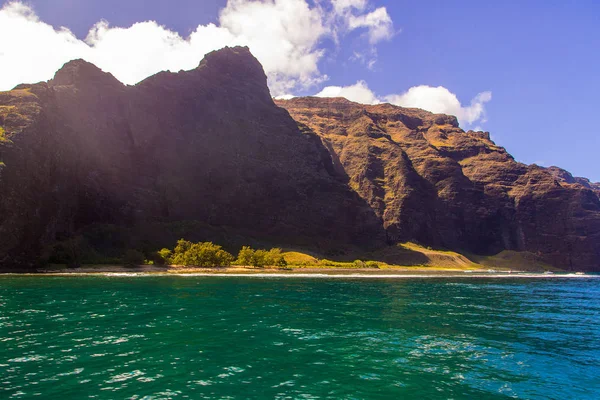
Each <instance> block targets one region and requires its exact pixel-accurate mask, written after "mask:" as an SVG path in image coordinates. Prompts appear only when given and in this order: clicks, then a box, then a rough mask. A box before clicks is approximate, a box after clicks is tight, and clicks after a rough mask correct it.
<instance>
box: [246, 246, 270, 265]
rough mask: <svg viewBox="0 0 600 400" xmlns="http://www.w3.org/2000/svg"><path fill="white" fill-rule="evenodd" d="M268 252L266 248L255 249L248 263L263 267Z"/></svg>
mask: <svg viewBox="0 0 600 400" xmlns="http://www.w3.org/2000/svg"><path fill="white" fill-rule="evenodd" d="M268 256H269V252H268V251H266V250H256V251H254V253H253V254H252V260H251V261H250V265H252V266H253V267H258V268H263V267H264V266H265V265H267V261H268Z"/></svg>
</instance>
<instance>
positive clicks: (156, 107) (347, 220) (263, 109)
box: [0, 47, 600, 270]
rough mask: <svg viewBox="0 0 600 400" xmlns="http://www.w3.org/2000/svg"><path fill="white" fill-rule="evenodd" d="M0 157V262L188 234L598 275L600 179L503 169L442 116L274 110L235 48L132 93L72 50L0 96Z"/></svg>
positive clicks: (347, 107)
mask: <svg viewBox="0 0 600 400" xmlns="http://www.w3.org/2000/svg"><path fill="white" fill-rule="evenodd" d="M288 111H289V112H288ZM290 114H291V115H290ZM0 162H1V163H0V190H1V197H0V262H1V264H2V267H3V268H4V269H9V268H13V267H14V268H16V267H19V268H35V267H36V266H38V265H39V263H40V262H48V261H50V262H52V261H59V259H60V258H61V254H63V253H68V252H70V251H74V250H73V249H74V248H76V249H78V250H77V251H81V249H82V248H83V249H86V251H85V253H86V257H87V259H86V260H84V261H87V262H95V261H99V260H107V259H108V260H109V259H110V258H111V257H118V256H119V255H121V254H123V252H124V251H125V250H126V249H131V248H134V249H139V250H142V251H148V252H151V251H155V250H157V249H160V248H161V247H169V246H172V245H173V244H174V243H175V242H176V240H177V239H180V238H181V237H184V238H186V239H188V240H194V241H201V240H204V241H214V242H217V243H220V244H223V245H224V247H225V248H229V249H230V250H231V251H237V249H239V247H240V246H241V245H243V244H256V245H272V246H280V247H288V248H289V247H298V248H307V249H313V250H315V251H319V252H320V253H322V254H331V255H335V254H338V253H339V254H342V253H344V252H345V251H349V249H351V251H353V252H356V251H371V250H374V249H377V248H383V247H385V246H390V245H393V244H394V243H397V242H406V241H414V242H418V243H420V244H422V245H426V246H435V247H442V248H446V249H451V250H455V251H459V252H463V253H468V254H483V255H486V254H496V253H499V252H501V251H503V250H516V251H523V252H530V253H533V254H535V255H536V256H538V257H540V258H541V259H544V260H546V261H548V262H551V263H553V264H554V265H556V266H558V267H563V268H567V269H578V270H579V269H580V270H600V199H599V197H598V195H599V193H600V187H599V186H598V185H597V184H596V185H595V184H592V183H590V182H588V181H587V180H585V179H583V178H574V177H572V176H571V175H570V174H568V173H567V172H566V171H563V170H561V169H558V168H553V169H544V168H541V167H538V166H527V165H523V164H520V163H517V162H515V161H514V160H513V158H512V157H511V156H510V155H509V154H508V153H507V152H506V151H505V150H504V149H503V148H501V147H498V146H496V145H495V144H494V143H493V142H492V141H491V140H490V139H489V136H488V135H487V134H486V133H483V132H472V131H469V132H464V131H462V130H461V129H460V128H459V127H458V124H457V121H456V119H455V118H454V117H450V116H446V115H435V114H431V113H428V112H425V111H422V110H416V109H405V108H401V107H394V106H391V105H378V106H364V105H360V104H356V103H352V102H349V101H347V100H343V99H317V98H297V99H293V100H290V101H278V102H276V103H275V102H274V101H273V100H272V98H271V96H270V93H269V90H268V87H267V81H266V76H265V74H264V72H263V69H262V67H261V65H260V64H259V63H258V61H257V60H256V59H255V58H254V57H253V56H252V55H251V54H250V52H249V51H248V49H247V48H242V47H236V48H224V49H222V50H219V51H216V52H213V53H210V54H208V55H206V57H205V58H204V60H202V62H201V63H200V65H199V66H198V67H197V68H196V69H194V70H191V71H182V72H179V73H169V72H161V73H159V74H156V75H154V76H152V77H150V78H148V79H146V80H144V81H142V82H140V83H139V84H137V85H134V86H125V85H123V84H121V83H120V82H119V81H117V80H116V79H115V78H114V77H113V76H112V75H110V74H107V73H104V72H102V71H101V70H100V69H98V68H97V67H95V66H94V65H92V64H90V63H87V62H85V61H82V60H76V61H71V62H69V63H67V64H66V65H65V66H64V67H63V68H62V69H61V70H59V71H58V72H57V73H56V75H55V77H54V79H52V80H50V81H49V82H47V83H38V84H35V85H20V86H18V87H16V88H15V89H14V90H12V91H9V92H1V93H0ZM236 247H237V248H236Z"/></svg>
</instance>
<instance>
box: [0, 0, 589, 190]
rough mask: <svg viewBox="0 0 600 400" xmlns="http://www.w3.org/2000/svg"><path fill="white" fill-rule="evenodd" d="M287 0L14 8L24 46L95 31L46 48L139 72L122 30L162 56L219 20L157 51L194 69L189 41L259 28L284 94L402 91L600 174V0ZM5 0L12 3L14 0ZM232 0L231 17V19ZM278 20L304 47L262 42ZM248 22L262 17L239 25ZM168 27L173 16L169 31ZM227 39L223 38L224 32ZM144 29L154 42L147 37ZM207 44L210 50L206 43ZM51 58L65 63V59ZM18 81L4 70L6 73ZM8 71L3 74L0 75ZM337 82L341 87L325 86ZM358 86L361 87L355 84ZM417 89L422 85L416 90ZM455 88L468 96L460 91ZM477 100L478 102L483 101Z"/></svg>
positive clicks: (40, 3) (538, 156) (526, 157)
mask: <svg viewBox="0 0 600 400" xmlns="http://www.w3.org/2000/svg"><path fill="white" fill-rule="evenodd" d="M277 1H278V2H279V3H283V2H284V0H277ZM288 1H289V4H290V5H291V4H292V3H293V5H294V7H297V8H289V7H287V6H283V5H282V4H279V7H278V8H274V7H271V8H256V7H253V6H252V5H251V3H253V2H252V1H251V0H236V1H230V4H229V5H228V4H227V1H226V0H205V1H202V0H177V1H176V2H174V1H166V0H161V1H158V0H156V1H150V0H128V1H126V2H125V1H122V0H120V1H117V0H103V1H93V0H52V1H48V0H30V1H29V2H28V3H27V4H28V5H30V6H31V9H29V10H25V11H23V9H21V10H20V11H19V12H18V13H15V12H14V9H13V13H12V14H10V15H8V16H7V15H4V17H5V18H9V17H10V18H12V20H15V21H16V18H17V17H22V16H23V15H24V14H27V16H26V17H27V18H28V21H29V25H15V26H17V28H13V29H16V30H21V29H23V30H30V31H31V33H30V36H31V41H30V42H25V43H24V44H22V46H21V47H28V46H30V47H32V46H37V45H38V44H35V43H38V42H40V43H41V42H43V41H44V40H45V38H46V37H48V36H49V34H48V33H46V34H44V33H43V29H41V28H40V32H42V33H39V32H38V33H36V32H37V31H36V30H35V28H34V27H33V25H32V24H33V23H37V24H38V25H40V24H42V25H43V24H49V25H51V26H52V27H53V28H54V29H59V28H60V27H66V28H68V29H69V30H70V31H71V32H72V33H73V34H74V36H75V37H76V39H78V40H80V41H82V42H81V43H79V42H78V43H73V40H71V39H68V38H67V39H64V36H65V35H64V34H63V35H62V36H61V37H60V40H62V41H58V40H59V39H57V41H56V42H52V41H51V42H48V43H45V44H44V47H43V48H50V49H57V50H56V51H54V53H53V54H56V55H57V56H56V60H55V62H56V63H60V62H63V59H64V58H65V57H66V58H69V57H71V56H73V57H74V56H75V55H78V54H80V53H81V54H89V57H86V56H85V55H84V56H83V57H84V58H92V59H91V60H90V61H93V62H94V61H96V63H97V64H99V66H100V67H102V68H103V69H105V70H110V71H111V72H113V73H114V74H115V76H117V77H118V78H119V79H121V80H122V81H125V82H126V83H134V82H135V81H137V80H139V79H142V78H143V77H144V75H148V74H150V73H153V72H155V71H153V70H151V69H148V70H146V69H144V70H136V69H135V68H133V67H131V68H129V69H127V70H123V71H119V70H115V71H112V70H111V68H117V67H116V66H114V67H113V65H114V63H116V62H118V57H115V60H116V61H114V60H113V61H111V57H110V56H108V55H106V53H107V52H110V51H111V49H112V48H113V47H114V46H115V45H114V43H115V42H127V41H128V40H130V42H127V43H134V45H131V44H130V48H129V50H127V49H125V50H123V49H119V50H118V51H125V52H127V51H131V50H130V49H131V46H135V47H136V48H137V47H140V50H139V52H143V51H146V52H154V53H156V54H157V57H160V54H161V51H163V49H164V48H163V47H160V46H159V47H157V48H153V47H152V46H147V48H146V46H145V45H144V42H148V41H153V40H156V41H157V40H158V39H156V38H159V39H160V38H164V32H165V31H169V32H170V31H172V32H173V33H176V34H179V36H180V38H179V39H181V40H183V41H185V40H188V39H189V37H190V35H191V34H192V33H194V32H195V31H196V30H197V28H198V26H204V27H205V26H207V24H209V23H213V24H215V28H214V30H211V29H212V28H206V29H204V30H202V35H200V33H199V34H198V35H197V36H198V38H200V39H201V40H198V41H201V42H202V43H201V44H198V45H194V46H187V47H185V48H183V47H182V48H181V49H180V50H181V51H180V50H177V52H176V53H173V54H176V56H175V55H174V56H173V57H169V58H178V57H179V55H181V59H182V61H180V64H168V65H165V66H163V65H162V64H160V63H159V62H157V63H156V64H157V68H158V67H162V69H166V68H170V69H186V68H187V67H189V68H193V66H194V65H195V64H197V61H198V60H197V59H195V58H193V57H191V58H186V57H187V56H184V55H183V54H184V53H185V52H188V53H189V52H196V53H198V52H205V51H209V50H211V49H212V47H211V46H213V47H215V46H217V47H218V46H219V44H220V43H232V41H233V42H235V41H240V40H243V39H240V38H245V37H247V36H248V35H250V37H251V38H250V39H249V40H250V47H251V49H252V50H253V51H254V49H256V51H255V53H258V54H260V56H257V57H258V58H259V60H261V62H263V64H265V65H266V69H267V72H268V74H269V82H270V87H271V90H272V92H274V94H293V95H309V94H311V95H312V94H317V93H321V94H323V95H326V93H332V94H342V95H346V94H348V97H355V98H353V99H354V100H358V101H362V102H365V103H366V102H377V101H391V100H392V99H393V100H394V101H396V102H397V104H401V105H407V106H415V105H416V106H422V107H423V108H428V107H429V108H432V109H433V110H432V111H440V108H439V107H442V108H441V110H442V111H445V112H448V113H456V114H457V115H458V114H460V115H459V119H460V120H461V126H462V127H463V128H475V127H477V128H482V129H484V130H487V131H490V132H491V134H492V137H493V138H494V139H495V140H496V142H497V143H498V144H500V145H502V146H505V147H506V148H507V150H508V151H509V152H510V153H511V154H513V156H515V158H516V159H517V160H518V161H522V162H526V163H538V164H541V165H545V166H550V165H557V166H560V167H562V168H565V169H567V170H569V171H570V172H572V173H573V174H574V175H577V176H586V177H589V178H590V179H592V180H594V181H600V168H599V167H600V164H599V162H598V161H597V154H598V149H599V148H600V139H599V138H598V136H599V135H598V134H599V133H600V132H599V128H598V127H599V126H600V124H596V123H595V116H596V115H597V113H596V109H597V108H598V106H600V101H599V100H598V94H599V93H600V77H599V73H598V71H600V2H596V1H583V0H582V1H567V0H564V1H533V0H531V1H510V0H507V1H483V2H482V1H468V0H465V1H453V2H449V1H442V0H436V1H434V0H425V1H418V2H408V1H385V0H337V3H331V2H330V1H329V0H321V1H320V2H319V4H320V6H321V9H320V10H317V8H318V7H317V6H316V5H315V3H314V2H313V1H312V0H310V1H309V0H306V1H308V3H307V4H306V6H303V4H304V3H305V2H306V1H305V0H288ZM231 3H237V4H231ZM268 3H272V1H269V2H268ZM301 3H302V4H301ZM0 4H3V5H4V6H5V9H6V4H7V2H6V1H4V2H3V1H0ZM248 4H250V6H249V5H248ZM336 4H337V6H336ZM226 7H227V12H226V13H225V14H227V15H226V18H223V16H221V17H220V14H219V13H220V12H221V11H222V10H224V9H225V8H226ZM336 7H337V8H336ZM5 11H6V10H5ZM384 12H385V14H384ZM19 13H20V14H19ZM32 13H34V14H32ZM286 13H287V14H286ZM17 14H18V15H17ZM288 14H289V15H288ZM15 15H17V16H16V17H15ZM262 16H267V17H265V18H268V19H265V21H267V22H261V18H262ZM1 17H2V15H0V18H1ZM304 17H305V18H306V19H305V20H304V22H302V21H303V19H302V18H304ZM277 18H282V21H281V24H280V25H283V26H285V29H286V31H285V32H286V34H291V35H293V38H292V39H290V40H291V43H292V44H293V46H296V47H294V48H293V49H292V50H290V52H289V53H283V54H281V52H277V54H274V52H273V47H274V45H273V43H265V45H264V48H261V47H260V46H261V42H260V41H261V40H263V41H264V40H270V38H269V37H267V38H266V39H265V36H261V34H259V33H256V31H255V30H256V29H257V28H256V27H253V26H250V25H251V24H250V22H249V21H258V22H259V27H260V24H261V23H264V24H265V26H266V24H267V23H271V22H272V20H273V19H277ZM315 18H316V19H315ZM319 18H320V20H319ZM12 20H11V21H12ZM101 20H105V21H107V22H108V24H109V25H108V26H106V25H105V26H102V27H100V29H99V30H98V32H100V33H98V34H97V37H96V39H95V42H94V43H93V44H91V43H92V42H89V41H88V42H87V44H85V43H84V42H83V40H84V39H85V38H86V36H87V35H88V32H89V31H90V29H91V28H93V27H94V26H97V25H96V24H97V23H98V22H99V21H101ZM0 21H2V20H1V19H0ZM5 21H7V20H5ZM143 21H155V22H156V26H150V25H147V26H144V27H143V29H142V27H140V29H138V34H137V36H134V35H133V33H132V34H131V35H129V36H128V38H127V40H123V39H120V37H119V36H118V34H119V32H116V31H114V30H113V31H111V30H110V29H112V28H115V27H122V28H129V27H130V26H131V25H132V24H134V23H136V22H143ZM297 21H298V22H297ZM296 23H298V26H296V27H294V26H293V25H295V24H296ZM238 24H249V25H248V26H245V28H243V29H241V30H239V32H238V30H237V28H236V27H237V25H238ZM3 25H4V26H5V28H6V27H7V24H6V23H4V24H3ZM159 26H162V27H163V30H162V31H160V32H158V31H157V29H158V27H159ZM222 27H226V28H227V31H224V30H223V29H221V28H222ZM290 27H292V28H295V29H297V31H293V29H292V28H290ZM252 29H254V31H253V30H252ZM273 29H278V28H273ZM319 29H321V31H319ZM1 30H2V27H1V26H0V37H4V35H2V32H1ZM106 32H109V33H110V32H112V33H111V34H112V35H113V36H114V39H112V41H110V40H108V39H106V38H107V37H108V34H107V33H106ZM157 32H158V33H157ZM277 32H279V31H277V30H274V31H273V32H272V34H271V36H277V34H278V33H277ZM290 32H291V33H290ZM294 32H295V33H294ZM13 33H14V37H18V36H20V34H17V33H18V32H13ZM121 33H122V34H124V33H123V32H121ZM159 33H160V34H159ZM312 33H314V34H312ZM36 35H38V36H36ZM161 35H162V36H161ZM253 35H254V36H253ZM303 35H307V36H306V37H304V36H303ZM111 37H112V36H111ZM215 37H218V40H217V39H215V40H214V41H212V42H211V40H213V38H215ZM105 39H106V40H105ZM179 39H177V40H179ZM136 40H138V41H140V43H141V45H139V46H138V45H135V43H136V42H135V41H136ZM65 41H66V44H65V43H63V42H65ZM168 41H169V43H171V42H172V41H173V39H172V38H168ZM208 42H211V43H208ZM111 43H113V44H111ZM286 43H287V42H286ZM209 44H210V45H209ZM3 46H4V47H5V46H7V45H6V42H4V43H3V42H2V41H0V75H3V74H4V76H6V77H8V78H11V77H13V78H14V79H21V80H28V79H29V80H35V79H38V80H41V79H47V78H48V77H47V76H46V75H47V74H48V73H49V72H48V71H42V70H41V68H38V70H32V71H30V72H29V73H30V74H31V75H22V73H23V72H22V71H23V70H25V69H26V68H25V67H24V66H23V65H18V64H16V63H12V64H11V62H12V61H11V60H14V59H17V58H23V57H21V55H19V56H20V57H15V53H14V52H15V51H23V50H22V49H21V50H15V49H10V48H3ZM39 46H42V44H39ZM87 46H95V47H96V49H97V50H98V51H97V52H96V53H97V54H95V55H92V53H91V52H89V49H88V48H87ZM111 46H113V47H111ZM101 49H104V50H101ZM115 51H117V50H115ZM164 51H166V50H164ZM169 51H171V50H169ZM100 52H103V53H102V54H98V53H100ZM120 54H128V53H120ZM59 56H60V57H59ZM196 56H197V57H200V58H201V54H200V55H197V54H196ZM2 57H4V58H2ZM24 57H25V58H26V57H27V55H26V56H24ZM61 57H62V58H61ZM94 57H95V58H94ZM139 57H142V58H140V59H138V60H137V61H136V60H134V61H135V62H134V61H132V63H133V64H132V65H140V64H144V63H145V64H149V63H152V60H153V59H152V58H148V59H146V58H144V56H143V55H141V56H139ZM47 58H48V57H47ZM52 60H54V58H52ZM139 60H142V61H143V62H142V61H139ZM34 61H35V60H33V59H32V60H31V61H30V62H29V65H33V64H35V62H34ZM111 62H113V64H111ZM45 64H47V67H48V68H50V67H52V68H53V69H56V68H55V67H54V64H52V62H48V63H45ZM3 66H4V68H5V70H4V71H2V69H3ZM180 67H181V68H180ZM11 68H13V69H11ZM7 70H8V72H7ZM292 70H293V72H292V73H288V72H289V71H292ZM12 71H18V73H17V72H14V73H13V72H12ZM286 71H288V72H286ZM19 74H21V75H19ZM13 75H14V76H13ZM38 76H39V78H38ZM13 81H14V80H13ZM13 81H10V80H6V79H5V82H6V83H5V85H12V83H14V82H13ZM2 83H3V82H2V80H0V86H1V85H2ZM357 83H359V84H358V86H357ZM326 87H329V89H327V90H325V91H324V92H323V89H324V88H326ZM349 87H350V88H354V89H352V90H347V89H346V88H349ZM440 87H443V90H442V89H440ZM357 88H358V90H356V89H357ZM411 88H416V89H415V90H412V91H409V89H411ZM427 88H429V89H428V90H426V89H427ZM0 89H2V90H4V89H7V88H6V87H0ZM275 92H276V93H275ZM482 93H483V94H484V95H483V96H479V97H477V96H478V95H479V94H482ZM409 94H410V95H409ZM452 95H455V96H456V98H457V99H458V101H460V104H455V103H453V101H454V100H453V99H452ZM474 98H475V101H474V104H475V108H470V107H471V101H472V99H474ZM440 102H441V103H440ZM436 107H437V108H436ZM444 107H445V108H444ZM454 110H456V112H454Z"/></svg>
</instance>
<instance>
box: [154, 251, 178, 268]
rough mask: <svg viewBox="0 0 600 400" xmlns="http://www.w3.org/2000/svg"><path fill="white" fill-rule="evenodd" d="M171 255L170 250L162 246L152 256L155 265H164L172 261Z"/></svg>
mask: <svg viewBox="0 0 600 400" xmlns="http://www.w3.org/2000/svg"><path fill="white" fill-rule="evenodd" d="M172 255H173V252H172V251H171V250H169V249H165V248H163V249H160V250H159V251H157V252H156V253H154V254H153V257H152V258H153V261H154V263H155V264H156V265H166V264H171V263H172V260H171V256H172Z"/></svg>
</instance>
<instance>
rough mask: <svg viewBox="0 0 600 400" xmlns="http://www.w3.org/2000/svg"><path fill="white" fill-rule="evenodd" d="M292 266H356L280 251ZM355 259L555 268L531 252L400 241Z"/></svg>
mask: <svg viewBox="0 0 600 400" xmlns="http://www.w3.org/2000/svg"><path fill="white" fill-rule="evenodd" d="M283 255H284V257H285V259H286V261H287V262H288V264H289V265H290V266H292V267H301V268H332V267H339V268H357V266H356V264H354V263H353V262H352V261H351V260H349V259H348V257H345V260H334V261H332V260H327V259H321V258H320V257H318V255H315V254H313V255H310V254H307V253H303V252H300V251H288V252H284V253H283ZM354 258H356V259H360V260H363V261H370V260H372V261H374V262H376V263H377V264H378V265H379V268H382V269H385V268H427V269H436V270H474V269H496V270H519V271H546V270H550V271H557V270H558V269H556V268H553V267H551V266H550V265H548V264H546V263H544V262H543V261H541V260H540V259H539V257H537V256H535V255H534V254H531V253H526V252H516V251H503V252H501V253H499V254H496V255H494V256H475V255H468V256H466V255H462V254H459V253H456V252H454V251H446V250H435V249H431V248H427V247H423V246H420V245H418V244H415V243H402V244H398V245H396V246H390V247H386V248H384V249H381V250H378V251H375V252H373V253H370V254H364V255H362V257H361V256H358V255H355V257H354Z"/></svg>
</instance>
